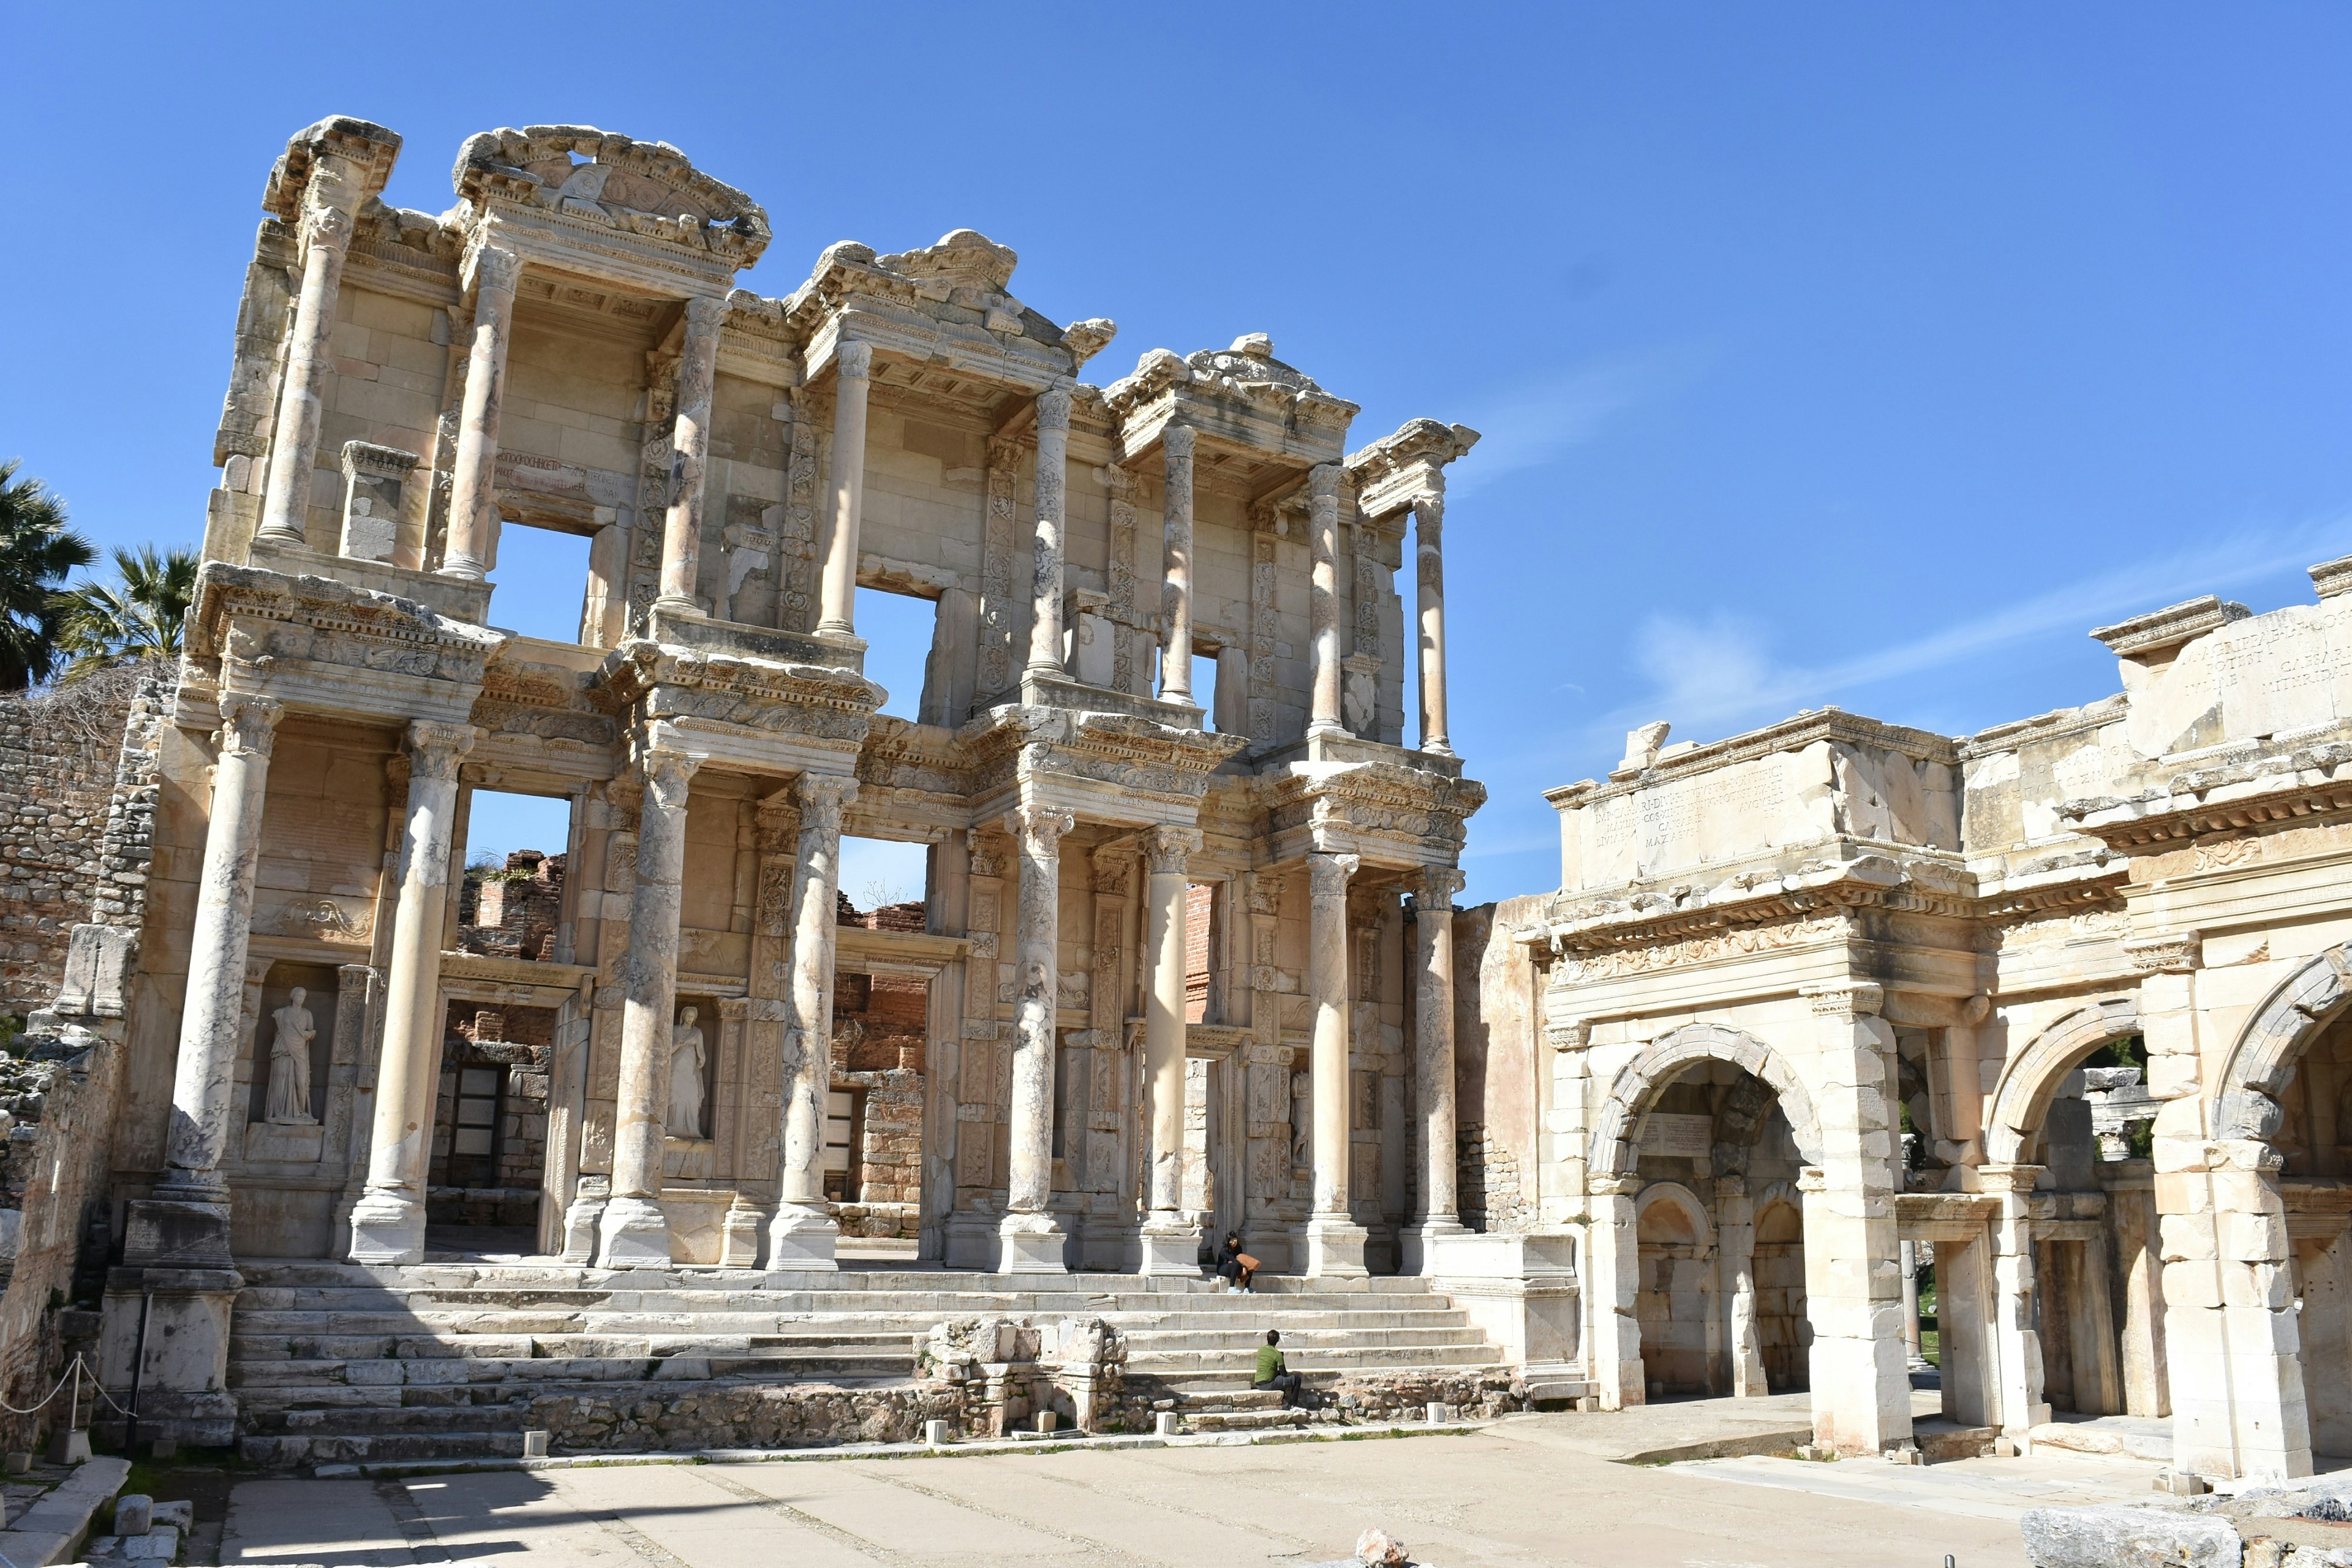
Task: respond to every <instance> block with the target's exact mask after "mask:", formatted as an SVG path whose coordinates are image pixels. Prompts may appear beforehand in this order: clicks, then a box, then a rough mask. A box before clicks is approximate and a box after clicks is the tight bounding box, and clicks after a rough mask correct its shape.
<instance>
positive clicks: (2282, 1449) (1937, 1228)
mask: <svg viewBox="0 0 2352 1568" xmlns="http://www.w3.org/2000/svg"><path fill="white" fill-rule="evenodd" d="M2311 575H2312V578H2313V581H2314V584H2315V586H2316V588H2317V591H2318V595H2319V596H2318V600H2317V602H2316V603H2314V604H2307V605H2291V606H2288V607H2286V608H2283V609H2278V610H2273V611H2272V612H2270V613H2268V614H2266V615H2259V616H2257V615H2252V614H2250V613H2249V612H2248V611H2247V610H2246V608H2245V607H2244V606H2242V605H2234V604H2228V603H2224V602H2222V601H2221V600H2219V599H2216V598H2212V597H2207V598H2203V599H2199V600H2193V601H2191V602H2189V603H2187V604H2182V605H2173V606H2171V607H2169V608H2168V609H2164V610H2159V611H2156V612H2154V613H2152V614H2148V615H2145V616H2138V617H2137V618H2136V619H2133V620H2130V621H2126V622H2125V623H2123V624H2121V625H2119V626H2107V627H2103V628H2101V629H2099V630H2098V631H2096V632H2095V633H2094V634H2093V635H2095V637H2099V638H2100V639H2101V640H2102V641H2104V642H2105V644H2106V645H2107V646H2108V647H2110V648H2112V649H2113V650H2114V651H2115V653H2116V657H2117V659H2118V661H2119V664H2120V668H2121V674H2122V684H2123V689H2122V691H2121V692H2120V693H2118V694H2116V695H2115V696H2112V697H2108V698H2105V699H2104V700H2100V701H2097V702H2095V703H2092V704H2090V705H2089V706H2087V707H2084V708H2077V709H2068V710H2061V711H2058V712H2053V713H2046V714H2043V715H2042V716H2040V717H2038V718H2034V719H2031V720H2027V721H2022V722H2020V723H2015V724H2008V725H2003V726H2000V727H1998V728H1995V729H1992V730H1989V731H1984V732H1982V733H1979V734H1977V735H1973V736H1964V737H1949V736H1944V735H1937V734H1931V733H1927V732H1926V731H1917V730H1906V729H1902V728H1899V727H1896V726H1894V725H1889V724H1883V723H1879V722H1877V721H1874V720H1869V719H1865V718H1862V717H1860V716H1858V715H1854V714H1849V713H1844V712H1841V711H1839V710H1835V709H1822V710H1813V711H1810V712H1807V713H1803V714H1801V715H1799V716H1798V717H1796V718H1794V719H1790V720H1789V721H1786V722H1783V723H1780V724H1776V725H1773V726H1770V727H1769V728H1766V729H1763V730H1759V731H1754V732H1752V733H1748V734H1745V735H1738V736H1734V737H1732V738H1730V739H1728V740H1725V741H1720V742H1712V743H1707V744H1693V743H1689V742H1682V743H1676V744H1671V745H1670V744H1666V743H1665V738H1666V734H1667V727H1666V726H1665V725H1664V724H1663V723H1660V724H1654V725H1651V726H1647V727H1645V728H1644V729H1643V730H1640V731H1634V732H1633V735H1631V736H1630V737H1629V738H1628V745H1627V750H1626V755H1625V758H1624V760H1623V762H1622V764H1621V765H1620V766H1619V767H1618V768H1617V769H1616V770H1614V771H1612V773H1610V775H1609V776H1608V778H1607V779H1605V780H1599V781H1586V782H1584V783H1581V784H1572V785H1569V786H1567V787H1565V788H1562V789H1559V790H1555V791H1552V792H1551V793H1550V795H1549V799H1550V800H1551V802H1552V804H1553V805H1555V806H1557V807H1558V809H1559V817H1560V842H1561V886H1560V889H1559V891H1558V892H1556V893H1553V894H1550V895H1548V896H1543V897H1535V898H1523V899H1514V900H1507V901H1506V902H1505V903H1503V904H1502V905H1501V906H1500V907H1498V908H1497V909H1496V910H1495V911H1494V914H1493V917H1492V934H1491V936H1490V937H1489V939H1488V940H1487V941H1486V943H1485V945H1484V952H1483V957H1482V959H1481V960H1480V961H1479V962H1480V963H1481V964H1482V969H1481V973H1480V979H1479V984H1478V986H1477V988H1476V993H1475V994H1476V997H1477V1000H1478V1005H1479V1016H1478V1018H1477V1020H1476V1024H1475V1048H1472V1049H1466V1050H1465V1071H1468V1070H1472V1069H1474V1068H1475V1071H1476V1073H1477V1074H1478V1075H1479V1078H1480V1079H1481V1082H1480V1085H1479V1089H1480V1091H1481V1092H1480V1094H1479V1096H1478V1098H1479V1099H1481V1100H1483V1106H1484V1114H1485V1126H1484V1133H1485V1137H1486V1141H1487V1149H1488V1151H1489V1153H1488V1155H1487V1160H1488V1168H1489V1169H1490V1170H1491V1169H1492V1163H1493V1161H1492V1153H1491V1150H1492V1148H1493V1146H1494V1142H1495V1140H1496V1138H1497V1137H1498V1136H1499V1137H1501V1138H1502V1139H1503V1140H1504V1141H1505V1142H1508V1143H1511V1144H1513V1145H1515V1146H1517V1147H1518V1148H1522V1149H1525V1150H1528V1152H1530V1154H1531V1155H1532V1158H1529V1159H1527V1160H1525V1161H1523V1162H1522V1163H1520V1165H1519V1167H1518V1178H1519V1182H1520V1185H1521V1189H1522V1196H1523V1198H1524V1200H1525V1201H1526V1202H1527V1203H1528V1205H1530V1206H1531V1207H1532V1209H1533V1210H1534V1212H1535V1216H1536V1226H1535V1228H1536V1229H1537V1230H1538V1232H1544V1231H1549V1230H1553V1229H1557V1230H1559V1231H1561V1232H1563V1233H1565V1234H1568V1235H1570V1236H1574V1237H1581V1238H1583V1240H1584V1242H1585V1248H1584V1252H1583V1261H1584V1273H1583V1282H1584V1285H1585V1288H1586V1291H1587V1296H1588V1310H1589V1331H1590V1356H1589V1361H1588V1363H1587V1370H1588V1372H1589V1374H1590V1375H1591V1377H1592V1378H1593V1380H1594V1381H1595V1383H1596V1384H1597V1392H1598V1394H1599V1397H1600V1398H1601V1401H1602V1402H1603V1403H1604V1404H1612V1405H1614V1404H1630V1403H1633V1402H1636V1401H1639V1400H1642V1399H1643V1398H1644V1397H1646V1396H1648V1395H1650V1394H1655V1393H1658V1392H1662V1391H1674V1390H1689V1391H1708V1392H1717V1393H1753V1392H1759V1391H1762V1390H1765V1389H1768V1388H1769V1389H1771V1390H1774V1391H1779V1390H1781V1389H1784V1388H1787V1387H1789V1386H1791V1385H1792V1384H1806V1385H1809V1386H1810V1387H1811V1392H1812V1396H1813V1407H1814V1423H1815V1428H1816V1436H1817V1439H1818V1440H1819V1441H1820V1442H1821V1443H1822V1445H1824V1446H1825V1447H1834V1448H1835V1449H1837V1450H1838V1451H1840V1452H1849V1453H1850V1452H1857V1451H1870V1450H1876V1449H1881V1448H1888V1447H1906V1446H1908V1445H1909V1443H1910V1442H1911V1440H1912V1437H1913V1427H1912V1419H1911V1414H1910V1406H1909V1392H1910V1386H1909V1383H1908V1380H1907V1375H1906V1343H1905V1339H1906V1321H1907V1318H1908V1311H1907V1310H1906V1300H1907V1297H1906V1289H1905V1279H1904V1270H1903V1267H1902V1263H1901V1259H1902V1258H1904V1257H1905V1256H1906V1255H1907V1254H1913V1253H1916V1251H1918V1250H1919V1247H1920V1245H1921V1244H1931V1245H1932V1254H1933V1258H1934V1269H1935V1275H1936V1283H1937V1316H1938V1320H1939V1328H1940V1336H1941V1363H1942V1377H1943V1401H1944V1411H1945V1414H1946V1415H1948V1416H1949V1417H1952V1418H1954V1419H1955V1420H1957V1421H1958V1423H1960V1424H1961V1425H1962V1426H1964V1427H1975V1428H1981V1429H1983V1430H1985V1431H1986V1432H1987V1433H1988V1435H1995V1434H1997V1435H1998V1436H1999V1437H2000V1438H2001V1439H2006V1440H2007V1441H2010V1442H2013V1443H2016V1444H2018V1445H2020V1446H2031V1445H2032V1443H2034V1442H2035V1441H2037V1440H2045V1439H2047V1440H2063V1432H2062V1431H2060V1430H2059V1429H2057V1428H2053V1427H2050V1426H2046V1425H2045V1424H2046V1423H2048V1422H2050V1420H2051V1416H2052V1413H2053V1407H2054V1408H2056V1409H2058V1410H2071V1411H2074V1412H2077V1413H2081V1414H2084V1415H2100V1414H2110V1413H2112V1414H2125V1413H2128V1414H2131V1415H2156V1416H2162V1415H2169V1416H2170V1418H2171V1420H2172V1423H2173V1427H2174V1432H2175V1462H2176V1464H2177V1465H2178V1467H2179V1468H2182V1469H2185V1470H2192V1471H2198V1472H2201V1473H2205V1474H2209V1475H2222V1476H2247V1475H2269V1476H2277V1475H2296V1474H2304V1473H2307V1472H2308V1471H2309V1469H2310V1468H2311V1464H2312V1455H2313V1453H2314V1452H2315V1451H2319V1452H2330V1453H2332V1452H2342V1451H2345V1445H2346V1444H2347V1442H2352V1379H2347V1373H2346V1371H2345V1368H2346V1365H2347V1360H2346V1357H2347V1348H2352V1309H2347V1300H2352V1293H2348V1292H2347V1286H2348V1285H2352V1274H2347V1264H2346V1261H2345V1260H2346V1258H2352V1230H2347V1226H2352V1197H2347V1192H2346V1187H2345V1178H2346V1177H2347V1175H2352V1166H2347V1163H2346V1162H2347V1159H2352V1153H2347V1148H2352V1145H2347V1142H2346V1140H2347V1138H2352V1099H2347V1097H2346V1096H2345V1094H2344V1093H2343V1090H2344V1088H2345V1086H2346V1085H2347V1082H2352V1035H2347V1032H2346V1031H2347V1030H2352V1011H2347V1002H2352V990H2347V975H2352V957H2347V954H2352V945H2347V943H2348V942H2352V894H2347V884H2346V881H2345V877H2344V870H2343V863H2344V857H2345V855H2346V853H2347V847H2352V784H2347V779H2352V773H2347V769H2352V675H2347V671H2352V652H2347V649H2352V598H2347V597H2345V596H2343V590H2344V588H2345V587H2346V586H2347V584H2352V563H2347V562H2333V563H2326V564H2324V565H2320V566H2315V567H2314V568H2312V573H2311ZM1513 1086H1524V1089H1523V1090H1522V1089H1519V1088H1515V1087H1513ZM1489 1203H1490V1206H1491V1198H1490V1200H1489ZM1906 1244H1909V1245H1907V1246H1906Z"/></svg>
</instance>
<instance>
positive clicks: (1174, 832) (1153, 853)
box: [1143, 826, 1202, 877]
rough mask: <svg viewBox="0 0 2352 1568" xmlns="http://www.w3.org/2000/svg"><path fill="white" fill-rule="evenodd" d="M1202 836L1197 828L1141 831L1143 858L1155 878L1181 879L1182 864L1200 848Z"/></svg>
mask: <svg viewBox="0 0 2352 1568" xmlns="http://www.w3.org/2000/svg"><path fill="white" fill-rule="evenodd" d="M1201 842H1202V835H1201V830H1200V829H1199V828H1197V827H1166V826H1162V827H1147V828H1145V829H1144V830H1143V858H1144V863H1145V865H1146V866H1147V867H1148V868H1150V873H1151V875H1153V876H1155V877H1170V876H1175V877H1181V876H1182V875H1183V874H1184V862H1185V861H1186V860H1187V859H1189V858H1191V857H1192V855H1194V854H1195V853H1197V852H1198V851H1199V849H1200V847H1201Z"/></svg>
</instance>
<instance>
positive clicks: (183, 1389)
mask: <svg viewBox="0 0 2352 1568" xmlns="http://www.w3.org/2000/svg"><path fill="white" fill-rule="evenodd" d="M244 1284H245V1280H244V1279H243V1277H242V1276H240V1275H239V1274H237V1272H236V1270H235V1269H229V1268H114V1269H110V1270H108V1272H107V1278H106V1296H105V1314H104V1316H103V1317H102V1318H101V1319H100V1332H99V1356H98V1359H99V1380H100V1383H101V1384H103V1385H104V1387H105V1388H106V1390H107V1392H108V1393H109V1394H111V1395H112V1396H113V1397H114V1398H115V1399H116V1400H118V1401H120V1402H121V1404H123V1405H131V1404H132V1403H134V1402H133V1401H132V1399H131V1388H132V1386H133V1385H134V1384H136V1385H137V1386H138V1388H139V1398H138V1400H137V1401H136V1402H135V1403H136V1404H137V1405H138V1408H139V1436H140V1439H141V1440H142V1442H143V1441H145V1440H147V1439H148V1438H151V1437H173V1438H176V1439H178V1440H179V1441H181V1442H184V1443H188V1444H191V1445H201V1446H204V1447H226V1446H227V1445H228V1444H231V1443H234V1442H235V1441H236V1396H235V1395H234V1394H230V1393H229V1392H228V1391H227V1383H228V1352H229V1328H230V1323H231V1320H232V1319H233V1318H234V1317H235V1315H236V1293H237V1291H238V1290H239V1289H242V1288H243V1286H244ZM83 1398H84V1400H85V1401H86V1403H85V1405H83V1410H84V1414H85V1415H86V1417H87V1418H88V1419H89V1420H90V1421H91V1422H93V1423H103V1422H104V1421H105V1419H106V1418H107V1417H108V1416H110V1415H113V1414H114V1412H113V1411H112V1410H111V1409H110V1408H109V1407H107V1406H105V1405H97V1402H96V1401H94V1400H91V1399H90V1397H89V1394H88V1392H87V1391H85V1392H84V1394H83ZM91 1405H97V1408H96V1409H94V1410H93V1409H92V1408H91Z"/></svg>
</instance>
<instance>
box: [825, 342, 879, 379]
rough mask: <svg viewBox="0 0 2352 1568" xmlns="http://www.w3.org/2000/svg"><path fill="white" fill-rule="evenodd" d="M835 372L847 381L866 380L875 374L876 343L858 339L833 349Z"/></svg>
mask: <svg viewBox="0 0 2352 1568" xmlns="http://www.w3.org/2000/svg"><path fill="white" fill-rule="evenodd" d="M833 374H835V375H837V376H840V377H841V378H842V379H843V380H845V381H864V380H865V379H866V377H867V376H869V375H871V374H874V345H873V344H872V343H861V342H857V341H856V339H854V338H853V339H850V340H848V341H847V342H843V343H842V344H841V345H840V346H839V347H837V348H835V350H834V351H833Z"/></svg>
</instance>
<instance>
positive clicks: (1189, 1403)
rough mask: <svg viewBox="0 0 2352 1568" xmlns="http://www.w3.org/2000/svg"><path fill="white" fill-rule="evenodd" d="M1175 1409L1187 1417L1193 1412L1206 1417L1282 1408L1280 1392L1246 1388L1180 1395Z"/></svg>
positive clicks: (1269, 1389)
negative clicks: (1242, 1411)
mask: <svg viewBox="0 0 2352 1568" xmlns="http://www.w3.org/2000/svg"><path fill="white" fill-rule="evenodd" d="M1176 1407H1177V1409H1178V1410H1179V1411H1181V1413H1182V1414H1184V1415H1187V1416H1190V1415H1192V1414H1194V1413H1195V1412H1199V1413H1201V1414H1203V1415H1206V1414H1209V1413H1212V1412H1230V1411H1236V1410H1279V1409H1281V1408H1282V1390H1280V1389H1278V1388H1247V1387H1243V1388H1210V1389H1202V1390H1201V1391H1199V1392H1198V1393H1193V1394H1182V1395H1180V1396H1179V1397H1178V1399H1177V1402H1176Z"/></svg>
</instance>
